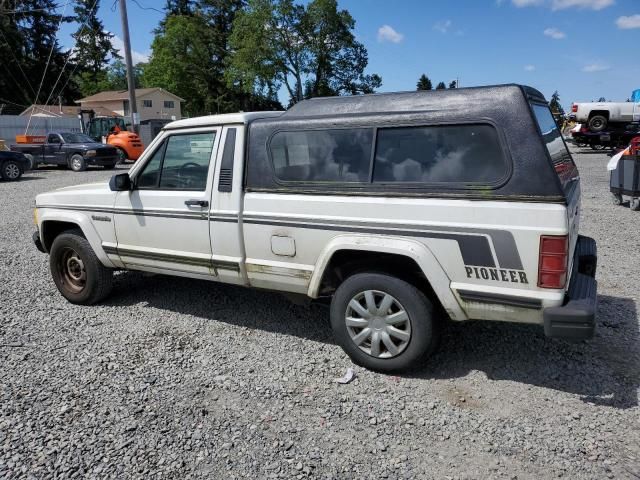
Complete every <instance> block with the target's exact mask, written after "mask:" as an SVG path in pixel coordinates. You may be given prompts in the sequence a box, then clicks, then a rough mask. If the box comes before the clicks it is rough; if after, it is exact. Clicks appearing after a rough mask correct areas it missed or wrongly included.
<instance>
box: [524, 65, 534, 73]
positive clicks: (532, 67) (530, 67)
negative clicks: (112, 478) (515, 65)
mask: <svg viewBox="0 0 640 480" xmlns="http://www.w3.org/2000/svg"><path fill="white" fill-rule="evenodd" d="M524 69H525V71H527V72H533V71H534V70H535V69H536V66H535V65H525V66H524Z"/></svg>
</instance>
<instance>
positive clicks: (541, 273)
mask: <svg viewBox="0 0 640 480" xmlns="http://www.w3.org/2000/svg"><path fill="white" fill-rule="evenodd" d="M568 259H569V237H568V236H567V235H562V236H556V235H542V236H541V237H540V256H539V263H538V286H539V287H540V288H564V286H565V284H566V283H567V267H568Z"/></svg>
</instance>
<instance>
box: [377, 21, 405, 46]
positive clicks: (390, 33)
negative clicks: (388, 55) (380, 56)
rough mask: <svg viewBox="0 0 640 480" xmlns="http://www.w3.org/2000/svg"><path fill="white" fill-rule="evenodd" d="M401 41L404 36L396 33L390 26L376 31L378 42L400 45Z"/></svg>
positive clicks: (384, 26)
mask: <svg viewBox="0 0 640 480" xmlns="http://www.w3.org/2000/svg"><path fill="white" fill-rule="evenodd" d="M402 40H404V35H403V34H401V33H400V32H396V31H395V29H394V28H393V27H391V26H390V25H383V26H381V27H380V28H379V29H378V41H379V42H391V43H400V42H401V41H402Z"/></svg>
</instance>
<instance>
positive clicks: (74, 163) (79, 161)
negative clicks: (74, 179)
mask: <svg viewBox="0 0 640 480" xmlns="http://www.w3.org/2000/svg"><path fill="white" fill-rule="evenodd" d="M69 167H70V168H71V170H73V171H74V172H82V171H84V170H86V169H87V163H86V162H85V161H84V158H83V157H82V155H80V154H79V153H74V154H73V155H71V158H70V159H69Z"/></svg>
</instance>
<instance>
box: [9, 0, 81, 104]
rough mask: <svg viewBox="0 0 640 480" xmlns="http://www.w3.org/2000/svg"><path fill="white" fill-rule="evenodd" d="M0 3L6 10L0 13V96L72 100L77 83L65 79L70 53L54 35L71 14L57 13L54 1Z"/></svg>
mask: <svg viewBox="0 0 640 480" xmlns="http://www.w3.org/2000/svg"><path fill="white" fill-rule="evenodd" d="M3 6H5V7H9V8H8V10H10V13H3V14H0V44H4V46H3V47H0V52H1V53H2V55H1V56H0V58H1V59H2V67H1V71H3V74H2V75H0V85H1V86H2V88H0V97H2V98H5V97H11V98H8V99H7V100H11V101H12V102H14V103H17V104H22V105H30V104H32V103H44V102H45V101H47V99H49V101H50V103H51V102H53V101H58V97H60V100H61V101H63V102H72V101H73V100H76V99H77V98H78V96H79V92H78V90H77V86H76V84H75V83H74V82H73V81H68V80H69V74H70V73H71V71H72V69H73V62H71V61H69V62H67V60H68V59H69V55H70V53H71V52H63V51H62V50H61V48H60V45H59V43H58V41H57V38H56V35H57V33H58V29H59V26H61V25H62V24H64V23H67V22H70V21H71V20H72V19H73V17H72V16H62V14H60V13H57V7H58V6H57V4H56V3H55V2H54V0H21V1H19V2H18V1H15V2H5V3H4V5H3ZM7 44H8V46H7ZM65 65H66V66H65ZM8 69H10V70H11V74H9V73H7V72H8ZM63 69H64V70H63ZM19 83H22V85H19ZM63 87H64V88H63ZM5 88H6V90H5Z"/></svg>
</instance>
